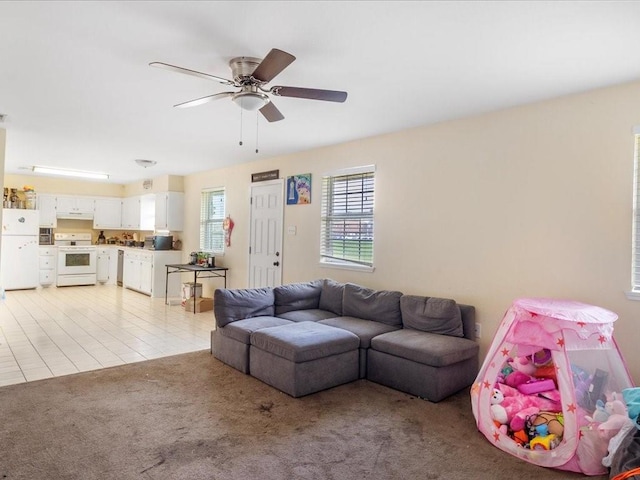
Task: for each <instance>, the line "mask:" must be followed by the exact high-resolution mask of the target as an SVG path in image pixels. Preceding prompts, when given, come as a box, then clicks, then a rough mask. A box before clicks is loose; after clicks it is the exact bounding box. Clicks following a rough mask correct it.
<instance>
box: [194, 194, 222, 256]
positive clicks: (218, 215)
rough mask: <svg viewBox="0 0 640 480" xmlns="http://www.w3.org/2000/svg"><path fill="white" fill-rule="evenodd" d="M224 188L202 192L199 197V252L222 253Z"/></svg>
mask: <svg viewBox="0 0 640 480" xmlns="http://www.w3.org/2000/svg"><path fill="white" fill-rule="evenodd" d="M225 200H226V199H225V191H224V188H210V189H205V190H202V193H201V196H200V250H201V251H203V252H208V253H214V254H222V253H224V230H223V229H222V224H223V222H224V217H225Z"/></svg>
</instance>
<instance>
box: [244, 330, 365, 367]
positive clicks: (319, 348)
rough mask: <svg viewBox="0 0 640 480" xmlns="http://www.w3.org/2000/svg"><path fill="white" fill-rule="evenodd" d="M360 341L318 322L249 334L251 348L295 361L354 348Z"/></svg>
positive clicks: (349, 333) (304, 360)
mask: <svg viewBox="0 0 640 480" xmlns="http://www.w3.org/2000/svg"><path fill="white" fill-rule="evenodd" d="M359 343H360V341H359V340H358V337H357V336H355V335H354V334H353V333H351V332H347V331H346V330H342V329H340V328H332V327H328V326H327V325H321V324H319V323H317V322H300V323H292V324H291V325H283V326H280V327H272V328H263V329H261V330H257V331H255V332H253V333H252V334H251V345H252V348H253V347H256V348H259V349H260V350H264V351H265V352H269V353H272V354H274V355H277V356H279V357H282V358H286V359H287V360H290V361H292V362H295V363H301V362H308V361H310V360H316V359H318V358H324V357H329V356H331V355H337V354H340V353H344V352H349V351H351V350H357V348H358V345H359Z"/></svg>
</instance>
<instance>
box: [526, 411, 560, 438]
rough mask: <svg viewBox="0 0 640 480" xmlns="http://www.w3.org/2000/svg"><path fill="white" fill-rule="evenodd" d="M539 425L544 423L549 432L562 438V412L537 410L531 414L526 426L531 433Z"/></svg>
mask: <svg viewBox="0 0 640 480" xmlns="http://www.w3.org/2000/svg"><path fill="white" fill-rule="evenodd" d="M540 425H546V426H547V429H548V430H549V433H553V434H554V435H557V436H558V438H562V436H563V435H564V415H563V414H562V413H557V412H539V413H537V414H535V415H532V416H531V417H530V418H529V420H528V422H527V427H528V428H529V431H530V432H532V433H533V434H535V432H536V428H537V427H538V426H540Z"/></svg>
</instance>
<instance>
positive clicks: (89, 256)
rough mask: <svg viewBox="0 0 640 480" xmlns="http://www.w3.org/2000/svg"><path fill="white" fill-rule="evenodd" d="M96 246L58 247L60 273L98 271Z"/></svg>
mask: <svg viewBox="0 0 640 480" xmlns="http://www.w3.org/2000/svg"><path fill="white" fill-rule="evenodd" d="M96 256H97V255H96V248H95V247H58V275H86V274H95V273H96Z"/></svg>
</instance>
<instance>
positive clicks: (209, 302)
mask: <svg viewBox="0 0 640 480" xmlns="http://www.w3.org/2000/svg"><path fill="white" fill-rule="evenodd" d="M195 302H196V313H200V312H207V311H209V310H213V298H207V297H200V298H196V299H195ZM184 309H185V311H187V312H193V297H191V298H190V299H188V300H187V301H186V302H184Z"/></svg>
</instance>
